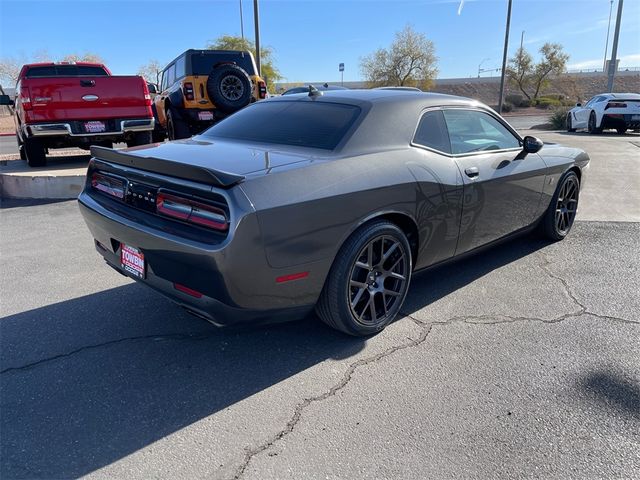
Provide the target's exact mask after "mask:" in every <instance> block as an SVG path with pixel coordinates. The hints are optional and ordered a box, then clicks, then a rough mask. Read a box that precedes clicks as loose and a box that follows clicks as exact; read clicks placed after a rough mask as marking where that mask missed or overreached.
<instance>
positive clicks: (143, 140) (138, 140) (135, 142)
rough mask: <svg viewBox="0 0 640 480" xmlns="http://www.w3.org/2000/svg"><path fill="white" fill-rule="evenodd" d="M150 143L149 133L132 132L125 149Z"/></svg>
mask: <svg viewBox="0 0 640 480" xmlns="http://www.w3.org/2000/svg"><path fill="white" fill-rule="evenodd" d="M149 143H151V131H148V132H134V134H133V136H132V137H131V139H130V140H127V147H137V146H139V145H148V144H149Z"/></svg>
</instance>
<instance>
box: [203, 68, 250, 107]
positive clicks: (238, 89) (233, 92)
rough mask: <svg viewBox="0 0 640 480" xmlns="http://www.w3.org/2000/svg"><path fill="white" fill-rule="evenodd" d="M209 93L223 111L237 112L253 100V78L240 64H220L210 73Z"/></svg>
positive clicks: (208, 81) (208, 80) (210, 97)
mask: <svg viewBox="0 0 640 480" xmlns="http://www.w3.org/2000/svg"><path fill="white" fill-rule="evenodd" d="M207 94H208V95H209V99H210V100H211V101H212V102H213V103H214V104H215V106H216V108H217V109H219V110H220V111H221V112H225V113H232V112H235V111H237V110H240V109H241V108H242V107H246V106H247V105H249V102H250V101H251V97H252V91H251V79H250V78H249V75H247V72H245V71H244V70H243V69H242V68H240V67H239V66H238V65H220V66H218V67H216V68H214V69H213V70H212V71H211V73H210V74H209V78H208V79H207Z"/></svg>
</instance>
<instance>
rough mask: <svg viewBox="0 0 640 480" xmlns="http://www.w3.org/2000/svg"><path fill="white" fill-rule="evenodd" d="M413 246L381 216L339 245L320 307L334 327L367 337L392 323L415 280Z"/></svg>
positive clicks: (325, 317) (326, 321)
mask: <svg viewBox="0 0 640 480" xmlns="http://www.w3.org/2000/svg"><path fill="white" fill-rule="evenodd" d="M411 269H412V263H411V247H410V246H409V241H408V240H407V237H406V235H405V234H404V232H403V231H402V230H401V229H400V228H398V226H397V225H395V224H393V223H391V222H389V221H386V220H376V221H373V222H371V223H368V224H366V225H364V226H362V227H361V228H360V229H359V230H357V231H356V232H355V233H354V234H353V235H351V237H349V239H348V240H347V241H346V242H345V244H344V245H343V246H342V248H341V249H340V251H339V253H338V255H337V257H336V259H335V261H334V264H333V266H332V267H331V271H330V272H329V276H328V278H327V281H326V283H325V286H324V288H323V290H322V293H321V295H320V299H319V301H318V304H317V306H316V312H317V313H318V316H319V317H320V318H321V319H322V321H324V322H325V323H326V324H328V325H329V326H331V327H333V328H335V329H337V330H340V331H342V332H345V333H348V334H349V335H356V336H364V335H371V334H374V333H377V332H379V331H381V330H382V329H384V328H385V327H386V326H387V325H389V324H390V323H391V322H392V321H393V320H394V318H395V317H396V315H397V314H398V312H399V311H400V308H401V307H402V303H403V302H404V299H405V296H406V295H407V290H408V288H409V281H410V279H411Z"/></svg>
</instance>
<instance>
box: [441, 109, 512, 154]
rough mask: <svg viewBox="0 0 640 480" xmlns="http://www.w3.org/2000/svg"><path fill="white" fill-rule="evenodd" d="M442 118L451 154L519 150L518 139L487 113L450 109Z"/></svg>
mask: <svg viewBox="0 0 640 480" xmlns="http://www.w3.org/2000/svg"><path fill="white" fill-rule="evenodd" d="M444 118H445V120H446V123H447V129H448V131H449V139H450V141H451V153H453V154H461V153H470V152H481V151H489V150H504V149H508V148H520V141H519V140H518V138H516V136H515V135H513V133H511V132H510V131H509V129H507V127H505V126H504V125H502V123H500V122H499V121H498V120H496V119H495V118H494V117H492V116H491V115H489V114H488V113H485V112H481V111H478V110H463V109H451V110H445V111H444Z"/></svg>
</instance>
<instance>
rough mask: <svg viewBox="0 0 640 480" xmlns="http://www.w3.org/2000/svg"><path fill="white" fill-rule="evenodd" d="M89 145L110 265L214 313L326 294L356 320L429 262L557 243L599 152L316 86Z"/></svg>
mask: <svg viewBox="0 0 640 480" xmlns="http://www.w3.org/2000/svg"><path fill="white" fill-rule="evenodd" d="M91 153H92V159H91V161H90V163H89V168H88V171H87V180H86V185H85V188H84V190H83V192H82V193H81V194H80V197H79V203H80V210H81V212H82V215H83V216H84V219H85V221H86V223H87V225H88V227H89V230H90V231H91V233H92V235H93V237H94V238H95V246H96V249H97V251H98V252H99V253H100V254H101V255H102V256H103V257H104V258H105V260H106V261H107V263H108V264H109V265H110V266H111V267H113V268H115V269H116V270H117V271H119V272H120V273H122V274H125V275H128V276H130V277H132V278H134V279H135V280H138V281H140V282H142V283H144V284H146V285H148V286H149V287H151V288H153V289H155V290H157V291H159V292H160V293H162V294H163V295H165V296H166V297H168V298H170V299H171V300H173V301H174V302H176V303H178V304H179V305H181V306H182V307H184V308H185V309H187V310H188V311H189V312H191V313H193V314H195V315H198V316H200V317H203V318H205V319H207V320H209V321H211V322H213V323H215V324H217V325H225V324H230V323H239V322H249V321H277V320H283V319H292V318H299V317H301V316H304V315H306V314H307V313H309V312H311V311H312V310H313V309H315V311H316V312H317V315H318V316H319V317H320V318H321V319H322V320H323V321H324V322H326V323H327V324H329V325H330V326H332V327H334V328H336V329H338V330H341V331H343V332H346V333H348V334H351V335H369V334H373V333H375V332H378V331H380V330H382V329H383V328H384V327H385V326H387V325H388V324H389V323H390V322H391V321H393V319H394V317H396V315H397V314H398V313H399V311H400V308H401V306H402V303H403V301H404V299H405V296H406V294H407V290H408V288H409V282H410V280H411V276H412V274H414V273H415V272H417V271H419V270H423V269H426V268H428V267H432V266H434V265H437V264H441V263H442V262H446V261H449V260H451V259H454V258H456V257H459V256H461V255H466V254H468V253H471V252H474V251H477V250H479V249H480V248H483V247H486V246H488V245H491V244H494V243H496V242H498V241H500V240H503V239H505V238H507V237H509V236H512V235H514V234H517V233H522V232H526V231H529V230H534V229H537V230H538V231H539V232H541V233H542V234H544V235H546V236H547V237H548V238H549V239H551V240H562V239H563V238H564V237H565V236H566V235H567V234H568V233H569V231H570V230H571V226H572V224H573V221H574V218H575V215H576V209H577V207H578V198H579V194H580V188H581V186H582V185H583V184H584V180H585V172H586V169H587V166H588V163H589V156H588V155H587V154H586V153H585V152H584V151H582V150H579V149H575V148H567V147H563V146H560V145H554V144H543V143H542V142H541V141H540V140H538V139H536V138H534V137H530V136H526V137H521V136H520V135H519V134H518V132H516V131H515V130H514V129H513V128H512V127H511V126H510V125H509V124H508V123H507V122H505V121H504V119H502V118H501V117H500V116H499V115H498V114H496V112H494V111H493V110H491V109H490V108H488V107H487V106H485V105H483V104H481V103H478V102H476V101H473V100H469V99H466V98H460V97H454V96H448V95H440V94H433V93H419V92H410V91H400V90H397V91H393V90H340V91H327V92H319V91H317V90H315V89H314V88H313V87H310V88H309V94H308V95H294V96H285V97H279V98H274V99H271V100H266V101H263V102H257V103H255V104H253V105H251V106H249V107H247V108H245V109H244V110H242V111H240V112H237V113H235V114H234V115H232V116H230V117H228V118H226V119H225V120H223V121H221V122H219V123H218V124H216V125H214V126H213V127H211V128H210V129H208V130H206V131H205V132H204V133H202V134H200V135H197V136H194V137H192V138H190V139H187V140H179V141H174V142H169V143H163V144H152V145H146V146H142V147H135V148H130V149H126V150H118V151H116V150H111V149H107V148H100V147H93V148H92V150H91Z"/></svg>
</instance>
